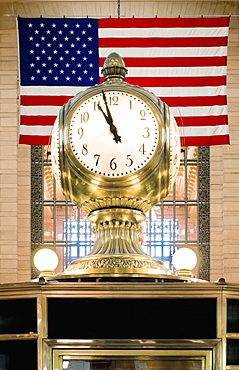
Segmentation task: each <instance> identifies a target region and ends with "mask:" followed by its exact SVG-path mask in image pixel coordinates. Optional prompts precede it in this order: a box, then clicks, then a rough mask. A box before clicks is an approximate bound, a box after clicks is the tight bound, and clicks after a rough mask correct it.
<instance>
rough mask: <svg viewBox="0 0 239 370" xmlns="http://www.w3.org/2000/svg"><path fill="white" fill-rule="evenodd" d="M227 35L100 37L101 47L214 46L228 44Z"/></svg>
mask: <svg viewBox="0 0 239 370" xmlns="http://www.w3.org/2000/svg"><path fill="white" fill-rule="evenodd" d="M226 45H227V37H170V38H168V37H165V38H159V37H152V38H150V37H141V38H139V37H138V38H134V37H130V38H129V37H125V38H114V37H113V38H110V37H109V38H100V39H99V47H101V48H109V47H113V48H117V47H121V48H125V47H126V48H137V47H140V48H151V47H154V48H156V47H165V48H172V47H175V48H176V47H177V48H179V47H214V46H226Z"/></svg>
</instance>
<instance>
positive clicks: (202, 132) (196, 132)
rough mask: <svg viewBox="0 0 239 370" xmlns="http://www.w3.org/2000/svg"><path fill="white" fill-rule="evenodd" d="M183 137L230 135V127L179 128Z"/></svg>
mask: <svg viewBox="0 0 239 370" xmlns="http://www.w3.org/2000/svg"><path fill="white" fill-rule="evenodd" d="M178 130H179V134H180V136H181V137H187V136H213V135H228V134H229V129H228V125H219V126H192V127H189V126H187V127H179V128H178Z"/></svg>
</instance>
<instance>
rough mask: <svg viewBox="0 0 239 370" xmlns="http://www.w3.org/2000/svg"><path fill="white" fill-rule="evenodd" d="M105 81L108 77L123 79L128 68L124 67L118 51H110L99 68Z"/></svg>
mask: <svg viewBox="0 0 239 370" xmlns="http://www.w3.org/2000/svg"><path fill="white" fill-rule="evenodd" d="M101 73H102V74H103V76H104V78H105V81H107V80H109V79H114V80H115V79H118V80H121V81H122V80H124V78H125V76H126V74H127V73H128V70H127V69H126V68H125V64H124V61H123V59H122V58H121V56H120V55H119V54H118V53H115V52H113V53H110V54H109V55H108V57H107V58H106V60H105V62H104V65H103V68H102V70H101Z"/></svg>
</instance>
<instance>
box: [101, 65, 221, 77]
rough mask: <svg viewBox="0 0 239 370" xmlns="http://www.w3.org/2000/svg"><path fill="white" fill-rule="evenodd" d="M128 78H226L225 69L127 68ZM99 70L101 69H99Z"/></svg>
mask: <svg viewBox="0 0 239 370" xmlns="http://www.w3.org/2000/svg"><path fill="white" fill-rule="evenodd" d="M127 69H128V76H130V77H141V76H143V77H192V76H195V77H197V76H200V77H201V76H205V77H207V76H226V74H227V67H225V66H219V67H190V68H189V67H148V68H145V67H134V68H132V67H129V68H127ZM100 70H101V68H100ZM99 73H100V71H99Z"/></svg>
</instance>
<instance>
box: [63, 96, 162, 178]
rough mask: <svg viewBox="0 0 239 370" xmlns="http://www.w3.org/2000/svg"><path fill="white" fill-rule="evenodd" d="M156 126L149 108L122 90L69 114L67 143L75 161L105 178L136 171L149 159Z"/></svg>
mask: <svg viewBox="0 0 239 370" xmlns="http://www.w3.org/2000/svg"><path fill="white" fill-rule="evenodd" d="M159 135H160V133H159V126H158V121H157V119H156V117H155V114H154V111H153V109H152V108H151V106H150V105H149V104H148V103H147V102H145V101H144V100H143V99H141V98H140V97H138V96H137V95H134V94H131V93H128V92H125V91H117V90H114V91H105V92H102V91H101V92H99V93H97V94H95V95H93V96H91V97H89V98H88V99H86V100H85V101H83V102H82V103H81V104H80V105H79V106H78V107H77V108H76V109H75V111H74V112H73V114H72V118H71V122H70V127H69V141H70V145H71V148H72V151H73V153H74V155H75V157H76V158H77V160H78V161H79V162H80V163H81V164H82V165H83V166H84V167H85V168H87V169H88V170H89V171H91V172H93V173H94V174H98V175H102V176H105V177H120V176H126V175H129V174H132V173H135V172H137V171H139V170H140V169H141V168H143V167H144V166H145V165H146V164H147V163H148V162H149V161H150V160H151V158H152V157H153V155H154V154H155V152H156V148H157V145H158V141H159Z"/></svg>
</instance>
